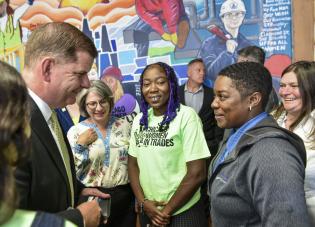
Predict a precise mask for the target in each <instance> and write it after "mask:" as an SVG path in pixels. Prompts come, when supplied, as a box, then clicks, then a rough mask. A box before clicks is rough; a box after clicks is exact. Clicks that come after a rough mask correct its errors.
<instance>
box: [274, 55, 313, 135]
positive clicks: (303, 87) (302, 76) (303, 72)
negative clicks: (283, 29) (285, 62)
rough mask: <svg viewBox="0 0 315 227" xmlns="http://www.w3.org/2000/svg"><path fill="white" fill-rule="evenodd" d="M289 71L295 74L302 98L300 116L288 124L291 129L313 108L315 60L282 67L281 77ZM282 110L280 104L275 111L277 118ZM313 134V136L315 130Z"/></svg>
mask: <svg viewBox="0 0 315 227" xmlns="http://www.w3.org/2000/svg"><path fill="white" fill-rule="evenodd" d="M289 72H293V73H294V74H295V75H296V78H297V82H298V85H299V91H300V94H301V99H302V111H301V113H300V116H299V117H298V118H297V119H296V120H295V121H294V122H293V124H291V125H290V130H293V129H294V128H295V127H296V126H297V125H298V124H299V123H300V122H301V121H302V120H303V118H304V117H305V116H308V115H309V114H310V113H311V112H312V111H313V110H314V108H315V62H313V61H298V62H295V63H293V64H291V65H289V66H288V67H287V68H285V69H284V71H283V72H282V74H281V77H283V75H284V74H286V73H289ZM284 111H285V109H284V107H283V105H282V104H281V105H280V106H279V107H278V108H277V110H276V111H275V114H274V116H275V118H276V119H277V118H279V117H280V115H281V114H282V113H283V112H284ZM314 131H315V130H314ZM313 134H314V136H315V132H314V133H313Z"/></svg>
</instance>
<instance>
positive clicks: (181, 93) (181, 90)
mask: <svg viewBox="0 0 315 227" xmlns="http://www.w3.org/2000/svg"><path fill="white" fill-rule="evenodd" d="M178 94H179V100H181V101H182V104H183V105H186V102H185V84H184V85H182V86H180V87H179V89H178Z"/></svg>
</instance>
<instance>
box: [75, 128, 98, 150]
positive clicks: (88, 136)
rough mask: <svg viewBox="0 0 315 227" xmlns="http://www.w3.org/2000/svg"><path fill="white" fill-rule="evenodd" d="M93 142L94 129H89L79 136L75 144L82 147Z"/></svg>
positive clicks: (94, 137) (95, 136)
mask: <svg viewBox="0 0 315 227" xmlns="http://www.w3.org/2000/svg"><path fill="white" fill-rule="evenodd" d="M95 140H97V134H96V132H95V130H94V129H92V128H89V129H88V130H86V131H84V132H83V133H82V134H80V135H79V137H78V142H77V143H78V144H80V145H82V146H88V145H89V144H91V143H93V142H94V141H95Z"/></svg>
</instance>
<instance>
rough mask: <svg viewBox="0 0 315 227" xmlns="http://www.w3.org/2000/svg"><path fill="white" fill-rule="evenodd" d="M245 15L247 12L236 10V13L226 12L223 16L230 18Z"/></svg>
mask: <svg viewBox="0 0 315 227" xmlns="http://www.w3.org/2000/svg"><path fill="white" fill-rule="evenodd" d="M244 15H245V14H244V13H243V12H234V13H226V14H224V15H223V17H226V18H228V19H232V18H241V17H243V16H244Z"/></svg>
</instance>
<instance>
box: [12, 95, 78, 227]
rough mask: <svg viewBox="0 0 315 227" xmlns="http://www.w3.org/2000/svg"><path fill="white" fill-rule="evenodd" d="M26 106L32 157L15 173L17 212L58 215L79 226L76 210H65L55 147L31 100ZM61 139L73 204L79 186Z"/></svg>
mask: <svg viewBox="0 0 315 227" xmlns="http://www.w3.org/2000/svg"><path fill="white" fill-rule="evenodd" d="M30 105H31V129H32V134H31V141H32V153H31V157H30V160H29V161H28V163H26V164H25V165H23V166H19V167H18V168H17V169H16V183H17V190H18V196H19V199H20V203H19V208H21V209H27V210H40V211H46V212H50V213H58V215H60V216H62V217H64V218H66V219H68V220H70V221H72V222H73V223H75V224H77V225H78V226H83V217H82V215H81V213H80V212H79V210H77V209H69V210H67V209H68V208H69V207H70V206H71V197H70V195H71V194H70V186H69V181H68V177H67V172H66V169H65V166H64V164H63V160H62V157H61V154H60V152H59V150H58V147H57V144H56V143H55V140H54V138H53V135H52V134H51V132H50V129H49V127H48V125H47V122H46V121H45V118H44V116H43V115H42V113H41V111H40V110H39V108H38V107H37V105H36V103H35V102H34V101H33V99H32V98H30ZM64 138H65V142H66V145H67V147H68V152H69V157H70V164H71V170H72V178H73V179H74V182H73V183H74V195H75V198H74V201H78V195H79V192H80V191H81V189H82V184H81V183H80V182H79V181H76V180H75V179H76V176H75V170H74V160H73V155H72V152H71V148H70V146H69V143H68V141H67V139H66V138H67V137H66V136H65V135H64ZM77 186H80V188H78V187H77Z"/></svg>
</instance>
